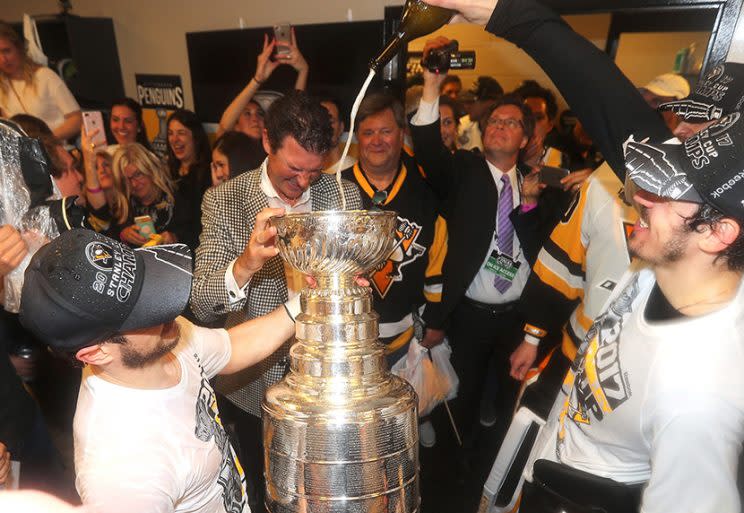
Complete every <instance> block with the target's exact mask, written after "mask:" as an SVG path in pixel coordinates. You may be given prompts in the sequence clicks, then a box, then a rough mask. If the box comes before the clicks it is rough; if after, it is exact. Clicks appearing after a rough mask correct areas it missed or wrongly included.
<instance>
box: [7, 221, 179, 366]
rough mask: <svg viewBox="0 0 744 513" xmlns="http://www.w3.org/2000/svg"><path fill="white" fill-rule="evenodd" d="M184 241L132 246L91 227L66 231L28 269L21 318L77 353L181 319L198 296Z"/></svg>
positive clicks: (53, 343) (52, 342)
mask: <svg viewBox="0 0 744 513" xmlns="http://www.w3.org/2000/svg"><path fill="white" fill-rule="evenodd" d="M191 279H192V258H191V250H190V249H189V248H188V246H186V245H184V244H168V245H163V246H154V247H148V248H139V249H134V250H133V249H131V248H130V247H129V246H126V245H125V244H122V243H120V242H117V241H115V240H113V239H111V238H109V237H105V236H104V235H101V234H99V233H96V232H94V231H91V230H85V229H76V230H70V231H68V232H65V233H63V234H62V235H60V236H59V237H57V238H56V239H54V240H53V241H51V242H50V243H49V244H47V245H46V246H43V247H42V248H41V249H40V250H39V251H37V252H36V254H35V255H34V257H33V258H32V259H31V262H30V263H29V265H28V268H27V269H26V275H25V280H24V284H23V291H22V294H21V309H20V312H19V313H20V320H21V323H23V325H24V326H25V327H26V328H27V329H29V330H30V331H31V332H32V333H33V334H34V335H36V336H37V337H38V338H39V339H41V340H43V341H44V342H45V343H47V344H49V346H51V347H52V349H55V350H58V351H61V352H74V351H77V350H78V349H80V348H83V347H87V346H90V345H93V344H95V343H98V342H101V341H103V340H106V339H108V338H110V337H111V336H113V335H116V334H117V333H122V332H125V331H129V330H136V329H141V328H149V327H151V326H157V325H158V324H163V323H166V322H169V321H172V320H173V319H175V318H176V317H177V316H178V315H179V314H180V313H181V312H183V310H184V309H185V308H186V306H187V304H188V301H189V295H190V293H191Z"/></svg>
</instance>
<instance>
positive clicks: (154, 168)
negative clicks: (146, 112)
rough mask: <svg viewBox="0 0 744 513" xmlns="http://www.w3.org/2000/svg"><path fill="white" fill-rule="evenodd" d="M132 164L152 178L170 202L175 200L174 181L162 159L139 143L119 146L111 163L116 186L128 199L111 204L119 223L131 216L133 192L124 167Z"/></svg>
mask: <svg viewBox="0 0 744 513" xmlns="http://www.w3.org/2000/svg"><path fill="white" fill-rule="evenodd" d="M130 164H131V165H133V166H134V167H136V168H137V171H139V172H140V173H142V174H143V175H145V176H147V177H148V178H150V179H151V180H152V182H153V185H155V187H157V188H158V189H160V191H162V192H163V193H164V194H165V196H166V197H167V198H168V201H169V202H170V203H174V201H175V200H174V197H173V191H174V187H173V181H172V179H171V177H170V176H169V175H168V170H167V169H166V167H165V165H163V163H162V162H161V161H160V159H158V158H157V157H156V156H155V155H154V154H153V153H152V152H151V151H148V150H147V149H145V147H144V146H142V145H141V144H139V143H130V144H124V145H122V146H119V147H118V148H117V149H116V152H115V153H114V162H113V164H112V165H111V172H112V174H113V176H114V187H116V188H117V189H118V190H121V191H123V192H124V196H125V199H126V201H125V202H124V204H120V205H111V209H112V211H113V212H112V213H113V214H114V216H115V217H116V218H117V222H118V223H119V224H123V223H124V222H125V221H126V220H127V219H128V217H129V202H131V197H132V192H131V190H130V187H129V180H127V179H126V178H125V177H124V168H126V167H127V166H129V165H130Z"/></svg>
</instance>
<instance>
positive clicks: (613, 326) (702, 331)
mask: <svg viewBox="0 0 744 513" xmlns="http://www.w3.org/2000/svg"><path fill="white" fill-rule="evenodd" d="M654 283H655V279H654V275H653V272H652V271H650V270H642V271H640V272H638V273H628V274H627V275H626V276H625V277H624V279H623V280H622V281H621V283H620V284H619V285H618V287H616V289H615V293H613V296H612V298H611V300H610V302H609V304H608V305H609V306H608V307H606V308H605V309H604V313H603V314H602V315H601V316H600V317H598V318H597V320H596V321H595V323H594V325H593V326H592V328H591V329H590V330H589V333H588V334H587V338H586V341H585V343H584V344H583V345H582V348H581V349H580V351H579V354H578V355H577V357H576V359H575V360H574V362H573V364H572V369H571V371H569V373H568V375H567V376H566V381H565V382H564V385H563V388H564V391H566V392H567V395H563V394H561V395H560V396H559V398H558V400H557V401H556V404H555V405H554V407H553V411H552V412H551V417H550V423H549V424H548V428H547V429H546V430H545V431H544V432H543V434H544V436H545V439H544V440H543V441H544V442H545V445H543V446H542V447H541V449H540V454H539V455H538V457H540V458H545V459H550V460H552V461H560V462H562V463H565V464H567V465H569V466H571V467H574V468H577V469H580V470H583V471H586V472H589V473H592V474H595V475H598V476H603V477H608V478H611V479H614V480H616V481H619V482H623V483H641V482H645V481H649V483H648V486H647V487H646V489H645V491H644V494H643V502H642V507H641V511H644V512H647V513H650V512H659V513H661V512H669V511H695V512H698V513H700V512H708V511H709V512H721V511H726V512H737V511H740V504H739V493H738V491H737V487H736V474H737V466H738V456H739V452H740V450H741V443H742V440H744V373H743V372H742V369H744V308H743V306H744V292H743V290H744V289H742V288H740V289H739V292H738V294H737V296H736V298H735V299H734V300H733V301H732V302H731V303H730V304H728V305H727V306H725V307H724V308H722V309H720V310H718V311H716V312H712V313H709V314H707V315H704V316H700V317H691V318H681V319H674V320H669V321H660V322H654V323H650V322H648V321H646V319H645V316H644V311H645V309H646V304H647V301H648V297H649V294H650V293H651V290H652V289H653V286H654ZM587 341H588V342H587ZM538 443H539V442H538Z"/></svg>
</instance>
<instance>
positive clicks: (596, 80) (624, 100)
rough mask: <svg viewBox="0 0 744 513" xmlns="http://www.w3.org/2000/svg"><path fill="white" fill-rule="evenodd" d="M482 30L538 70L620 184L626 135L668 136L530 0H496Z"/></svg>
mask: <svg viewBox="0 0 744 513" xmlns="http://www.w3.org/2000/svg"><path fill="white" fill-rule="evenodd" d="M486 30H487V31H488V32H491V33H492V34H494V35H497V36H499V37H503V38H504V39H506V40H507V41H510V42H512V43H514V44H516V45H517V46H519V47H520V48H521V49H522V50H524V51H525V52H527V54H528V55H529V56H530V57H532V58H533V59H534V60H535V62H537V63H538V64H539V65H540V67H542V69H543V70H544V71H545V73H547V75H548V76H549V77H550V79H551V80H552V81H553V83H555V85H556V86H557V87H558V89H559V90H560V92H561V94H562V95H563V97H564V98H565V99H566V101H567V102H568V104H569V105H570V106H571V109H573V110H574V112H576V115H577V116H578V118H579V119H580V120H581V123H582V124H583V125H584V127H585V128H586V130H587V132H588V133H589V135H591V137H592V139H593V141H594V142H595V144H597V146H598V147H599V148H600V150H601V151H602V154H603V155H604V156H605V158H606V159H607V162H608V163H609V164H610V166H611V167H612V169H613V171H614V172H615V174H617V175H618V177H619V178H620V180H624V179H625V159H624V157H623V148H622V144H623V142H624V141H625V140H627V138H628V137H629V136H630V135H631V134H633V135H634V136H635V138H636V140H638V139H641V138H645V137H650V138H651V139H653V140H665V139H668V138H670V137H671V134H670V133H669V130H668V129H667V127H666V125H665V124H664V121H663V120H662V119H661V117H660V116H659V115H657V113H656V112H654V110H653V109H651V108H650V107H649V106H648V105H647V104H646V102H645V101H644V100H643V98H642V97H641V95H640V93H639V92H638V90H637V89H636V88H635V86H633V84H632V83H631V82H630V81H629V80H628V79H627V78H626V77H625V75H623V74H622V72H621V71H620V70H619V69H618V68H617V66H616V65H615V63H614V62H613V61H612V60H611V59H610V58H609V56H608V55H607V54H605V53H604V52H602V51H600V50H599V49H598V48H597V47H595V46H594V45H593V44H592V43H590V42H589V41H587V40H586V39H584V38H583V37H581V36H580V35H578V34H577V33H576V32H574V31H573V30H572V29H571V27H569V26H568V25H567V24H566V23H565V22H564V21H563V20H562V19H561V18H560V17H559V16H558V15H557V14H556V13H554V12H553V11H552V10H550V9H548V8H547V7H545V6H544V5H542V4H540V3H539V2H537V1H536V0H499V2H498V4H497V5H496V8H495V9H494V11H493V14H492V15H491V19H490V21H489V22H488V24H487V25H486Z"/></svg>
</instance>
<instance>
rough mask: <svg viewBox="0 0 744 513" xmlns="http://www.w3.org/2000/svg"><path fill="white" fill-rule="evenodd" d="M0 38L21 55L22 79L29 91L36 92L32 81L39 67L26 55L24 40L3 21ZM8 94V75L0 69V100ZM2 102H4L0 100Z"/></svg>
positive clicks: (34, 83) (0, 25) (1, 22)
mask: <svg viewBox="0 0 744 513" xmlns="http://www.w3.org/2000/svg"><path fill="white" fill-rule="evenodd" d="M0 39H5V40H6V41H8V42H9V43H10V44H11V45H13V46H14V47H15V49H16V50H18V53H20V55H21V67H22V69H23V81H24V82H25V83H26V85H27V86H29V88H30V89H31V91H33V92H36V82H35V81H34V73H35V72H36V70H37V69H39V68H40V66H39V65H38V64H36V63H35V62H34V61H33V60H31V57H29V56H28V51H27V50H26V40H25V39H24V38H22V37H21V36H20V35H19V34H18V32H16V31H15V29H13V27H11V26H10V25H9V24H8V23H6V22H4V21H0ZM9 94H10V81H9V77H7V76H5V74H4V73H3V72H2V71H0V100H3V99H4V98H5V97H6V96H8V95H9ZM0 103H4V102H0Z"/></svg>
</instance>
